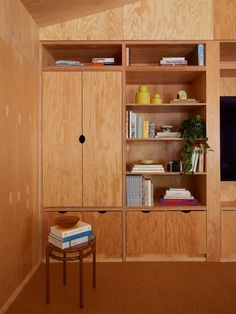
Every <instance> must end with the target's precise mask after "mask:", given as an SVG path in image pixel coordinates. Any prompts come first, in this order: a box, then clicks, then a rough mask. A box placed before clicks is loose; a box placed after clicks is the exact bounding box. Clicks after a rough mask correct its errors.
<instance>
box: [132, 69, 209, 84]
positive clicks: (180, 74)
mask: <svg viewBox="0 0 236 314" xmlns="http://www.w3.org/2000/svg"><path fill="white" fill-rule="evenodd" d="M138 73H139V75H138ZM205 73H206V67H205V66H183V67H178V66H171V67H161V66H154V67H149V66H144V67H140V66H129V67H126V83H127V84H130V85H138V84H140V80H141V81H142V83H143V84H153V85H156V84H170V85H171V84H176V85H177V84H180V82H181V84H191V83H193V81H194V80H196V78H197V77H198V76H199V75H203V74H205Z"/></svg>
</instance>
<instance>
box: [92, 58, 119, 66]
mask: <svg viewBox="0 0 236 314" xmlns="http://www.w3.org/2000/svg"><path fill="white" fill-rule="evenodd" d="M92 63H93V64H104V65H113V64H115V58H92Z"/></svg>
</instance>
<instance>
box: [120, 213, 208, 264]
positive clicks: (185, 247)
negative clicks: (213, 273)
mask: <svg viewBox="0 0 236 314" xmlns="http://www.w3.org/2000/svg"><path fill="white" fill-rule="evenodd" d="M126 218H127V234H126V236H127V251H126V252H127V254H126V258H127V260H188V259H189V260H193V259H194V260H205V258H206V212H203V211H183V212H182V211H152V212H145V211H144V212H142V211H137V212H134V211H130V212H127V214H126Z"/></svg>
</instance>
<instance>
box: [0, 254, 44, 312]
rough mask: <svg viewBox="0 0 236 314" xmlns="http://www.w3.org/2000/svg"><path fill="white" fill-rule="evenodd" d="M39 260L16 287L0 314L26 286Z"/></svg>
mask: <svg viewBox="0 0 236 314" xmlns="http://www.w3.org/2000/svg"><path fill="white" fill-rule="evenodd" d="M41 262H42V261H41V259H40V260H39V261H38V263H37V264H36V265H35V266H34V267H33V268H32V270H31V271H30V273H29V274H28V275H27V276H26V277H25V279H24V280H23V281H22V283H21V284H20V285H19V286H18V288H17V289H16V290H15V292H14V293H13V294H12V295H11V297H10V298H9V299H8V301H7V302H6V304H5V305H4V306H3V307H2V309H0V314H4V313H5V312H6V311H7V310H8V309H9V307H10V306H11V305H12V303H13V302H14V301H15V299H16V298H17V296H18V295H19V294H20V292H21V291H22V290H23V288H24V287H25V286H26V284H27V283H28V281H29V280H30V278H31V277H32V276H33V275H34V273H35V272H36V270H37V269H38V268H39V266H40V264H41Z"/></svg>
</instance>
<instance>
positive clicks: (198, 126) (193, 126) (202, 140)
mask: <svg viewBox="0 0 236 314" xmlns="http://www.w3.org/2000/svg"><path fill="white" fill-rule="evenodd" d="M179 131H180V133H181V136H182V137H183V141H184V145H183V150H182V152H181V160H182V162H183V172H184V173H186V172H189V171H191V169H192V155H193V150H194V147H195V146H196V145H199V144H203V147H204V150H206V149H209V148H210V146H209V145H208V143H207V141H208V138H207V137H206V125H205V122H204V121H203V120H202V118H201V116H200V115H195V116H194V117H191V118H189V119H187V120H185V121H183V122H182V123H181V125H180V130H179ZM201 146H202V145H201Z"/></svg>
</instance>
